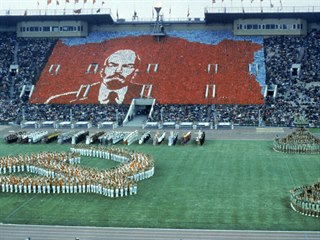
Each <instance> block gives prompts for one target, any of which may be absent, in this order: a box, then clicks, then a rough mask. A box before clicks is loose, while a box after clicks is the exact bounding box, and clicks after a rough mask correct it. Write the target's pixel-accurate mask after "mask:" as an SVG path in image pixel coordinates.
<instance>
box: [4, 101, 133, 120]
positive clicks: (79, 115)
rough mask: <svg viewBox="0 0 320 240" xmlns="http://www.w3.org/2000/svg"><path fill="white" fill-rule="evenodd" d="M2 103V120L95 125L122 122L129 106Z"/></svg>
mask: <svg viewBox="0 0 320 240" xmlns="http://www.w3.org/2000/svg"><path fill="white" fill-rule="evenodd" d="M0 103H3V104H6V107H4V108H1V109H0V119H1V122H10V121H14V122H16V123H19V122H21V121H22V120H36V121H90V122H91V123H92V124H93V125H95V126H96V125H97V124H98V123H99V122H103V121H117V120H118V122H119V123H121V122H122V121H123V120H124V118H125V116H126V113H127V111H128V108H129V106H128V105H116V106H114V105H81V104H66V105H62V104H61V105H60V104H59V105H52V104H51V105H48V104H28V103H20V102H18V101H10V102H5V101H2V100H0ZM17 106H19V107H17Z"/></svg>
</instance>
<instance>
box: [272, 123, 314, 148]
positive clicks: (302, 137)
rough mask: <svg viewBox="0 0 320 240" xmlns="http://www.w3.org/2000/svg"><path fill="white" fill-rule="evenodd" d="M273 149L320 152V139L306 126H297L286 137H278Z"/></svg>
mask: <svg viewBox="0 0 320 240" xmlns="http://www.w3.org/2000/svg"><path fill="white" fill-rule="evenodd" d="M273 149H274V150H276V151H279V152H287V153H306V154H320V139H318V138H316V137H315V136H313V135H312V134H311V133H310V132H309V131H308V130H307V129H306V128H297V129H296V130H295V131H294V132H292V133H291V134H289V135H288V136H286V137H284V138H278V137H277V138H276V139H275V140H274V142H273Z"/></svg>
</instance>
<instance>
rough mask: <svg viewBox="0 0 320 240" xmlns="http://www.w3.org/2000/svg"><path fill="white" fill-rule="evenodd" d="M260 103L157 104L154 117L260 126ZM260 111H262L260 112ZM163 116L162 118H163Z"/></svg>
mask: <svg viewBox="0 0 320 240" xmlns="http://www.w3.org/2000/svg"><path fill="white" fill-rule="evenodd" d="M262 109H263V107H262V106H260V105H218V104H217V105H160V104H156V105H155V107H154V112H153V119H150V121H164V122H170V121H174V122H213V123H218V122H232V123H233V124H236V125H242V126H258V125H259V117H260V118H262V115H261V114H262ZM259 112H260V113H259ZM161 116H162V119H161Z"/></svg>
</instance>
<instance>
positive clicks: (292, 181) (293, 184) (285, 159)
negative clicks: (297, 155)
mask: <svg viewBox="0 0 320 240" xmlns="http://www.w3.org/2000/svg"><path fill="white" fill-rule="evenodd" d="M284 161H285V163H286V166H287V169H288V172H289V176H290V178H291V183H292V186H295V183H294V180H293V177H292V174H291V170H290V168H289V165H288V162H287V158H284Z"/></svg>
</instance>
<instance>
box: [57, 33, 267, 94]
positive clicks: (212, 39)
mask: <svg viewBox="0 0 320 240" xmlns="http://www.w3.org/2000/svg"><path fill="white" fill-rule="evenodd" d="M166 33H167V35H169V36H171V37H177V38H182V39H185V40H187V41H189V42H199V43H203V44H209V45H217V44H219V43H220V42H221V41H223V40H225V39H228V40H234V41H249V42H252V43H257V44H260V45H263V38H262V37H255V36H234V35H233V33H232V32H231V31H226V30H219V31H204V30H202V31H199V30H191V31H167V32H166ZM142 35H150V32H146V31H121V32H93V33H90V34H89V36H88V37H86V38H62V39H61V40H62V42H63V43H64V44H66V45H68V46H76V45H81V44H88V43H100V42H103V41H106V40H111V39H115V38H125V37H129V36H131V37H134V36H142ZM252 64H253V65H258V68H259V70H258V71H256V70H255V69H252V72H251V73H252V74H254V75H255V76H256V80H257V81H258V82H259V84H260V86H261V92H263V87H264V86H265V81H266V68H265V57H264V50H263V48H262V49H261V50H259V51H257V52H255V54H254V61H253V63H252Z"/></svg>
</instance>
